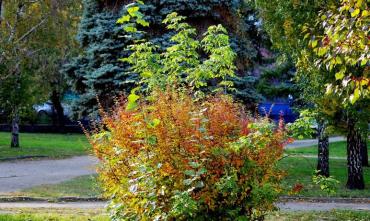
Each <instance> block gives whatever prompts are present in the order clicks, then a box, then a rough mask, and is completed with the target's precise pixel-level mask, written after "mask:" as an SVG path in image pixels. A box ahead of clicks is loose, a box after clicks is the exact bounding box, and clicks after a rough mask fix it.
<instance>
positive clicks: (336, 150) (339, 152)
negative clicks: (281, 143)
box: [285, 141, 370, 157]
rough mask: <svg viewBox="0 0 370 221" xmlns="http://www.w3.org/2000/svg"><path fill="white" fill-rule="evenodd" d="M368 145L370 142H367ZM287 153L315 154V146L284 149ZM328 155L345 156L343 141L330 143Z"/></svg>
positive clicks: (345, 149)
mask: <svg viewBox="0 0 370 221" xmlns="http://www.w3.org/2000/svg"><path fill="white" fill-rule="evenodd" d="M368 144H369V145H368V146H370V142H369V143H368ZM285 152H286V153H287V154H300V155H315V156H317V146H310V147H303V148H294V149H289V150H286V151H285ZM329 156H331V157H346V156H347V147H346V142H345V141H340V142H334V143H330V146H329Z"/></svg>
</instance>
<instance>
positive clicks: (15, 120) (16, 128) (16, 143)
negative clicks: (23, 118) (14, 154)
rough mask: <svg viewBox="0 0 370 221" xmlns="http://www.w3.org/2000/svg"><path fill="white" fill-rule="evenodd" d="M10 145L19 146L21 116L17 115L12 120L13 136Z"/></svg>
mask: <svg viewBox="0 0 370 221" xmlns="http://www.w3.org/2000/svg"><path fill="white" fill-rule="evenodd" d="M10 147H12V148H18V147H19V117H18V116H15V117H14V118H13V121H12V137H11V143H10Z"/></svg>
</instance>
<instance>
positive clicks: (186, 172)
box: [184, 170, 195, 176]
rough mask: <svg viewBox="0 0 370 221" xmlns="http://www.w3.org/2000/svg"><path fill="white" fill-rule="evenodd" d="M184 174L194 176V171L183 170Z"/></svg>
mask: <svg viewBox="0 0 370 221" xmlns="http://www.w3.org/2000/svg"><path fill="white" fill-rule="evenodd" d="M184 174H185V175H187V176H195V171H194V170H185V172H184Z"/></svg>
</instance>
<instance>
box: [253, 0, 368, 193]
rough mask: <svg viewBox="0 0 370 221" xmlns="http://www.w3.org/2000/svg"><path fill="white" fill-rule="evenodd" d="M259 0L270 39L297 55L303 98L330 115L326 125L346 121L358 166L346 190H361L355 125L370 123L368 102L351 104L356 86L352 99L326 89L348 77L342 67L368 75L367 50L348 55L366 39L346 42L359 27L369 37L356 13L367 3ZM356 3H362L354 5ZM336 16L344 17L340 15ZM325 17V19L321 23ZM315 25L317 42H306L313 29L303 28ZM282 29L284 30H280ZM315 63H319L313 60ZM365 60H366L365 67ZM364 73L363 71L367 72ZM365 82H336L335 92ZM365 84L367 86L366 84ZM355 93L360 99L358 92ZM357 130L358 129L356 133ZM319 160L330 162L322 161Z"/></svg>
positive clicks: (351, 160)
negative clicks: (336, 67)
mask: <svg viewBox="0 0 370 221" xmlns="http://www.w3.org/2000/svg"><path fill="white" fill-rule="evenodd" d="M255 2H256V4H257V7H258V8H260V12H261V15H262V17H263V18H264V19H265V20H264V21H265V23H266V24H265V25H266V27H267V31H268V32H269V33H270V35H271V36H272V39H273V40H274V43H275V45H276V46H277V47H278V48H279V49H281V50H283V51H285V52H291V54H293V56H294V57H295V60H296V63H297V67H298V77H299V80H300V82H301V84H302V86H303V87H302V88H303V89H304V90H303V93H302V94H304V95H306V96H307V97H308V98H309V99H308V100H309V101H311V102H312V103H313V104H314V105H315V106H314V107H315V109H316V111H317V112H318V113H319V116H323V115H322V114H324V116H326V117H325V118H319V119H318V122H325V120H328V119H329V120H330V119H335V118H336V120H337V122H338V119H344V120H345V121H346V122H348V126H347V132H348V150H349V151H348V154H349V157H348V159H349V161H348V165H349V168H352V167H353V166H356V167H357V168H358V170H357V171H354V170H353V169H350V171H349V176H348V180H349V181H348V184H347V186H348V187H349V188H363V179H362V178H361V177H362V169H361V166H360V167H358V161H359V159H361V156H360V155H359V153H360V152H361V151H360V147H359V145H360V143H361V142H358V140H359V139H360V138H361V136H360V133H359V132H360V131H359V130H358V126H359V125H356V122H359V119H362V120H365V121H367V120H368V119H369V118H368V117H367V116H366V114H364V113H367V112H368V111H367V104H366V103H367V102H365V103H362V104H361V105H358V106H357V107H354V106H353V103H355V101H356V99H358V98H359V97H360V93H359V91H360V89H358V90H357V92H356V89H355V88H360V87H357V86H355V87H352V92H353V94H352V96H348V97H347V94H351V93H348V92H350V91H348V90H347V92H345V93H339V94H340V95H341V96H337V95H338V94H337V95H329V94H330V93H326V91H328V92H331V91H332V90H333V89H334V87H333V82H335V81H336V80H335V78H334V81H333V76H334V77H335V76H336V77H337V79H338V80H341V79H343V78H344V77H345V75H346V74H345V73H341V72H340V69H339V71H338V70H335V66H336V65H342V66H343V65H345V66H347V68H348V67H350V66H351V67H352V68H353V66H357V67H360V69H359V70H357V71H358V73H357V74H360V75H361V74H363V73H366V67H365V68H364V66H366V61H364V60H366V58H365V57H366V55H367V54H368V53H367V52H366V50H365V51H364V54H362V52H361V51H359V52H358V53H357V52H355V53H354V57H355V58H356V57H357V58H358V60H356V59H355V58H353V57H351V56H349V55H348V54H349V53H350V50H351V48H350V45H351V46H352V44H353V46H355V47H354V48H353V49H354V50H356V49H357V50H360V48H361V47H362V48H364V45H366V44H367V43H366V41H367V40H366V38H362V39H363V40H364V42H357V43H356V42H352V41H357V37H354V38H348V41H349V42H347V37H348V35H349V34H350V33H354V32H355V31H356V29H357V30H358V32H356V33H357V34H359V35H360V36H367V34H364V33H362V32H361V31H359V30H360V29H361V27H362V25H363V24H366V18H365V19H363V18H359V17H360V16H358V14H357V12H358V10H357V8H358V7H361V9H359V10H360V11H361V10H362V9H364V8H363V7H365V6H364V5H366V4H367V3H366V2H365V1H341V2H339V1H315V2H308V1H284V2H280V1H275V3H278V2H280V3H281V4H271V1H264V0H256V1H255ZM359 2H360V3H359ZM342 3H343V4H344V5H343V7H345V8H347V7H349V8H347V11H346V12H344V13H343V8H342V9H340V10H336V9H337V8H338V7H340V4H342ZM355 4H359V5H358V6H356V7H355V6H354V5H355ZM275 5H278V8H275V7H274V6H275ZM351 6H352V7H351ZM321 11H322V12H321ZM364 11H365V15H366V14H367V12H366V11H367V9H364ZM352 12H354V13H352ZM338 13H339V14H341V15H337V14H338ZM352 16H353V17H352ZM349 17H352V18H349ZM354 17H356V18H354ZM361 17H362V16H361ZM365 17H366V16H365ZM328 18H331V20H330V19H329V20H328ZM333 18H335V19H333ZM322 19H323V20H325V21H323V22H322V21H320V20H322ZM354 20H355V21H354ZM356 20H357V21H358V22H357V23H353V24H354V25H351V22H352V21H354V22H356ZM337 21H340V22H337ZM342 21H343V23H342ZM349 21H351V22H349ZM346 22H347V23H346ZM316 23H318V27H315V28H314V31H313V33H314V35H315V36H313V38H312V39H311V40H309V39H307V38H308V37H310V36H311V35H312V34H311V33H307V31H302V30H310V29H309V28H305V27H304V26H305V24H307V26H308V27H310V26H312V25H311V24H316ZM346 25H350V26H348V27H350V28H349V29H348V28H343V27H346ZM280 27H283V28H281V30H279V28H280ZM352 29H353V30H352ZM363 30H365V32H366V30H367V31H368V29H366V28H365V29H363ZM328 35H332V36H331V37H334V38H335V39H337V40H338V41H331V39H333V38H331V37H328ZM360 38H361V37H360ZM305 39H306V40H305ZM307 41H310V47H308V46H307V45H308V43H307ZM347 43H348V44H347ZM342 46H343V47H344V48H345V50H342V49H344V48H341V47H342ZM311 48H313V49H314V50H313V51H314V53H315V54H312V53H311ZM330 53H334V54H337V53H338V54H339V55H340V54H342V55H343V56H344V57H346V56H347V57H348V58H349V63H347V62H344V61H343V60H342V58H341V55H340V56H335V55H334V54H332V55H330ZM323 56H327V57H326V58H324V59H320V57H323ZM330 56H333V57H330ZM364 56H365V57H364ZM334 57H335V58H334ZM318 58H319V59H318ZM333 58H334V59H333ZM315 60H316V61H317V62H314V61H315ZM355 60H356V61H355ZM362 62H364V63H365V64H364V63H362ZM361 63H362V64H361ZM361 65H362V67H361ZM361 68H362V70H361ZM364 69H365V72H364V71H363V70H364ZM347 70H348V69H347ZM347 75H348V74H347ZM365 76H366V75H365ZM351 79H356V78H351ZM365 81H366V80H365ZM365 81H362V80H361V81H357V82H360V83H351V82H350V81H342V83H343V82H344V83H345V85H344V87H342V86H338V85H340V83H341V82H339V81H338V82H337V83H338V84H335V85H336V86H337V87H336V88H335V90H336V91H335V92H344V91H343V90H341V89H343V88H348V87H347V86H349V85H361V82H365ZM353 82H356V81H353ZM348 83H349V84H348ZM326 84H328V85H329V87H328V88H326ZM330 85H332V86H330ZM362 86H364V88H366V86H365V85H362ZM362 86H361V87H362ZM364 88H363V89H364ZM355 92H356V94H357V95H358V96H356V95H355V94H354V93H355ZM366 93H367V92H366V90H363V95H365V94H366ZM361 96H362V95H361ZM350 103H352V107H350ZM343 104H344V105H343ZM338 115H339V117H338ZM346 116H348V117H346ZM362 120H361V121H362ZM332 122H334V121H332ZM353 124H354V125H353ZM335 126H338V124H335ZM353 130H356V131H357V132H356V131H353ZM321 131H325V130H321ZM319 137H321V136H319ZM321 143H322V142H321ZM323 143H327V142H323ZM319 144H320V142H319ZM320 149H321V150H322V149H323V148H320V146H319V156H320ZM351 150H354V151H355V150H358V151H357V152H356V153H357V156H355V155H354V154H353V152H354V151H351ZM325 152H327V151H325ZM351 153H352V154H351ZM350 155H352V156H350ZM321 159H328V158H327V157H324V158H321ZM319 160H320V157H319ZM319 164H320V162H319ZM319 164H318V166H319ZM326 164H328V162H326ZM351 165H352V166H351ZM353 177H357V179H354V178H353ZM351 180H352V181H351ZM355 183H357V184H355Z"/></svg>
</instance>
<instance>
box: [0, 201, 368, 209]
mask: <svg viewBox="0 0 370 221" xmlns="http://www.w3.org/2000/svg"><path fill="white" fill-rule="evenodd" d="M105 206H106V203H105V202H73V203H48V202H15V203H0V211H6V210H10V209H21V208H23V209H25V208H27V209H48V208H50V209H90V210H91V209H104V207H105ZM277 206H278V207H279V208H280V210H282V211H329V210H333V209H336V210H357V211H370V204H366V203H330V202H327V203H325V202H314V203H313V202H295V201H292V202H284V203H278V204H277Z"/></svg>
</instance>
